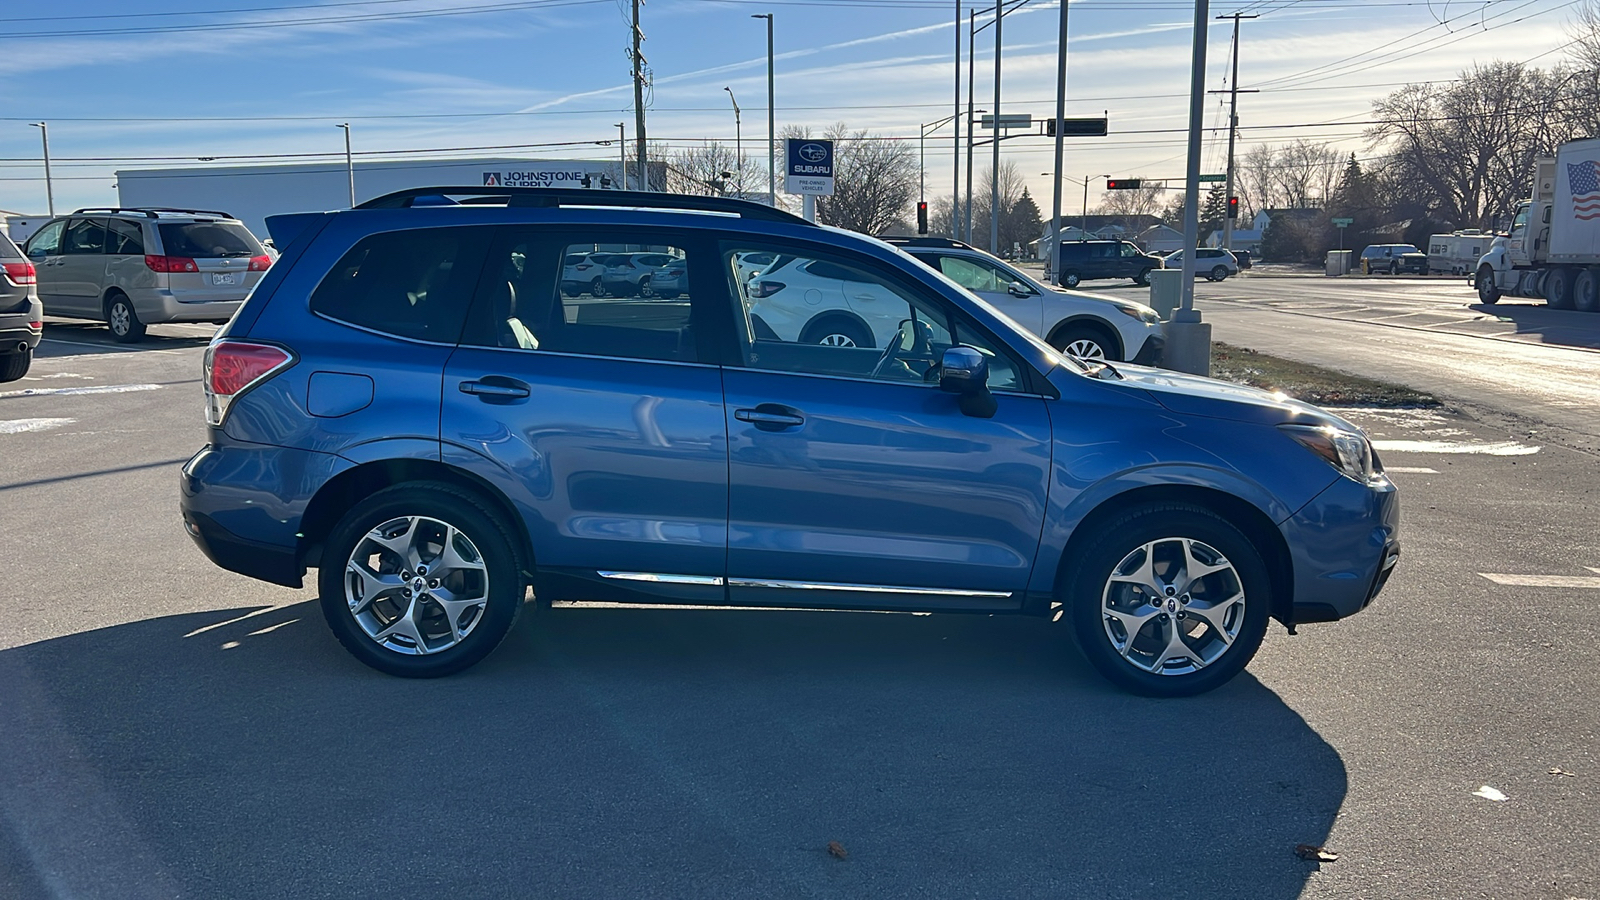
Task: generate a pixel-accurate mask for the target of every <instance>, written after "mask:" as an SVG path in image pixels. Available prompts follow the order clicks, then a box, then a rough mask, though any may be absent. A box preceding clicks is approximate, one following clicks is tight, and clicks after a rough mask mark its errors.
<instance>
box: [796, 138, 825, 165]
mask: <svg viewBox="0 0 1600 900" xmlns="http://www.w3.org/2000/svg"><path fill="white" fill-rule="evenodd" d="M830 155H831V154H829V152H828V149H827V148H826V147H824V146H822V145H821V144H816V143H811V144H801V145H800V158H801V159H803V160H805V161H806V162H813V163H818V162H822V161H823V160H825V159H827V158H828V157H829V156H830Z"/></svg>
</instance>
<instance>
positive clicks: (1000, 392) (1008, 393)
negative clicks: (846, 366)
mask: <svg viewBox="0 0 1600 900" xmlns="http://www.w3.org/2000/svg"><path fill="white" fill-rule="evenodd" d="M783 343H786V344H791V343H794V342H793V341H784V342H783ZM957 346H961V347H965V346H967V345H966V344H958V345H957ZM871 349H877V348H876V347H874V348H871ZM722 368H725V369H743V370H744V371H746V372H766V373H768V374H771V375H794V376H796V377H798V378H832V379H836V380H838V381H854V382H859V383H861V384H894V385H899V386H901V387H911V388H921V389H923V390H931V391H937V390H939V385H938V384H933V383H929V382H926V381H896V380H893V379H889V378H865V377H862V376H859V375H835V374H833V373H831V372H796V371H795V370H793V369H768V368H766V367H765V366H761V365H754V366H751V365H743V366H723V367H722ZM989 393H991V394H994V395H996V396H1000V397H1033V398H1036V399H1039V400H1053V399H1055V398H1054V397H1049V396H1046V395H1045V394H1035V393H1031V392H1029V391H1013V390H1006V389H1004V388H999V389H996V388H990V389H989ZM951 396H955V395H953V394H952V395H951Z"/></svg>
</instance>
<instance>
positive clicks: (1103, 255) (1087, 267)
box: [1056, 241, 1161, 288]
mask: <svg viewBox="0 0 1600 900" xmlns="http://www.w3.org/2000/svg"><path fill="white" fill-rule="evenodd" d="M1159 268H1161V257H1159V256H1151V255H1150V254H1148V253H1145V252H1144V251H1143V250H1140V249H1139V248H1138V247H1136V246H1134V245H1133V244H1130V243H1128V242H1127V241H1063V242H1062V243H1061V249H1060V250H1059V251H1057V258H1056V271H1057V272H1060V273H1061V279H1060V280H1061V284H1062V285H1064V286H1066V287H1069V288H1071V287H1077V286H1078V283H1079V282H1080V281H1091V280H1096V279H1102V278H1131V279H1133V281H1135V282H1137V283H1138V284H1149V283H1150V270H1151V269H1159Z"/></svg>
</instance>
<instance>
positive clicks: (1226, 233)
mask: <svg viewBox="0 0 1600 900" xmlns="http://www.w3.org/2000/svg"><path fill="white" fill-rule="evenodd" d="M1217 18H1219V19H1232V20H1233V74H1232V75H1231V76H1229V77H1228V94H1229V98H1228V186H1227V189H1226V194H1225V196H1226V197H1232V196H1233V141H1234V138H1236V137H1237V136H1238V134H1239V20H1240V19H1258V18H1260V16H1247V15H1244V14H1243V13H1233V14H1232V15H1226V16H1217ZM1246 93H1251V94H1253V93H1256V92H1255V91H1247V92H1246ZM1224 202H1225V203H1226V202H1227V201H1226V200H1224ZM1229 211H1230V210H1224V211H1223V216H1222V246H1223V247H1225V248H1227V249H1228V250H1232V249H1233V217H1232V216H1229V215H1227V213H1228V212H1229Z"/></svg>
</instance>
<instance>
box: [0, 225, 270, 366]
mask: <svg viewBox="0 0 1600 900" xmlns="http://www.w3.org/2000/svg"><path fill="white" fill-rule="evenodd" d="M26 252H27V255H28V259H29V260H30V261H32V263H33V264H34V267H35V268H36V269H37V270H38V273H39V276H38V277H39V299H40V301H41V302H43V304H44V311H45V312H46V313H47V314H49V315H52V316H61V317H64V318H72V319H94V320H96V321H101V322H105V323H106V325H107V326H109V327H110V329H111V336H112V337H114V338H116V339H117V340H119V341H123V342H133V341H138V340H141V339H142V338H143V337H144V334H145V327H146V326H148V325H154V324H157V323H160V322H217V323H219V324H220V323H222V322H226V321H227V320H228V317H229V316H231V315H233V313H234V310H236V309H238V308H239V304H240V303H241V302H243V301H244V298H245V296H246V295H247V294H249V293H250V289H251V288H253V287H255V284H256V282H258V281H260V280H261V276H262V274H263V273H265V272H266V271H267V269H268V268H270V267H271V266H272V257H271V256H269V255H268V254H267V251H266V250H264V249H263V248H262V246H261V244H260V242H258V241H257V240H256V238H255V235H252V234H251V233H250V230H249V229H248V228H246V227H245V226H244V223H242V222H240V221H239V220H238V219H235V218H234V217H232V216H230V215H228V214H227V213H224V212H210V211H205V210H192V209H181V210H180V209H156V208H139V209H121V208H111V209H80V210H78V211H76V212H74V213H73V214H72V215H70V216H62V217H60V218H57V219H52V220H50V221H49V222H47V223H46V224H45V225H44V226H43V227H42V228H40V229H39V230H38V231H36V232H34V234H33V236H32V237H30V238H28V243H27V247H26Z"/></svg>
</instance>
